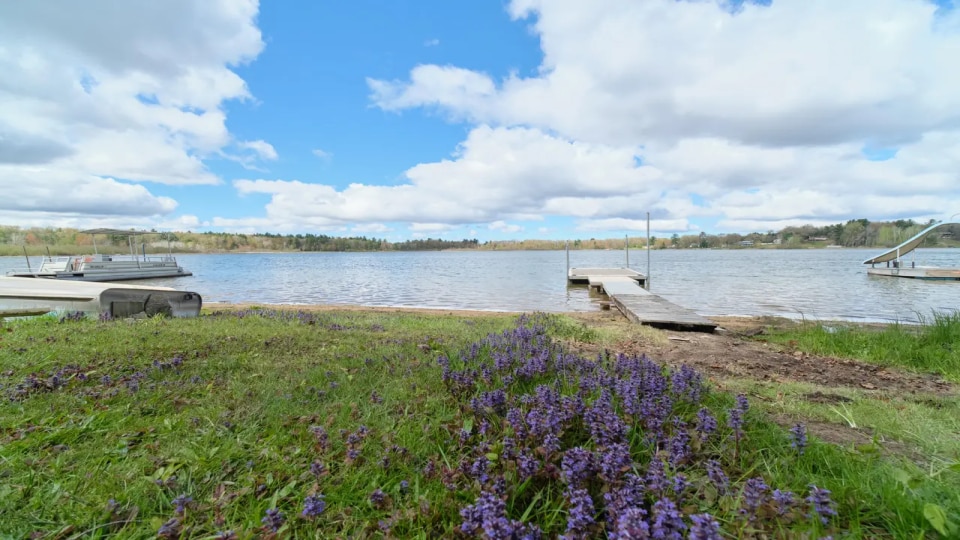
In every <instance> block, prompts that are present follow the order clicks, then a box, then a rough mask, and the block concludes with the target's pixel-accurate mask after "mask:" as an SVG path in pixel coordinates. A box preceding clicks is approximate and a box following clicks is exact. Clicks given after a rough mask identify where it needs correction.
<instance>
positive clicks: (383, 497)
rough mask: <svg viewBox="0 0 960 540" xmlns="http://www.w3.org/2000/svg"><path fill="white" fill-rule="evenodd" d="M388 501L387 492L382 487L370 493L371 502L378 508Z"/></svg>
mask: <svg viewBox="0 0 960 540" xmlns="http://www.w3.org/2000/svg"><path fill="white" fill-rule="evenodd" d="M386 502H387V494H386V493H384V492H383V490H382V489H380V488H377V489H375V490H373V493H371V494H370V504H372V505H373V506H375V507H377V508H382V507H383V505H384V504H386Z"/></svg>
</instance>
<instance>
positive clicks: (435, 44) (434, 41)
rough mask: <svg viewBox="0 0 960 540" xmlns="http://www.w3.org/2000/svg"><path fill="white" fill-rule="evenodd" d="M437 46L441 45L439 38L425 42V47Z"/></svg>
mask: <svg viewBox="0 0 960 540" xmlns="http://www.w3.org/2000/svg"><path fill="white" fill-rule="evenodd" d="M437 45H440V40H439V39H437V38H433V39H428V40H426V41H424V42H423V46H424V47H436V46H437Z"/></svg>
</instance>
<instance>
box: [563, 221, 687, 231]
mask: <svg viewBox="0 0 960 540" xmlns="http://www.w3.org/2000/svg"><path fill="white" fill-rule="evenodd" d="M693 229H694V227H691V226H690V224H689V223H688V222H687V220H685V219H656V220H654V219H651V220H650V230H651V231H659V232H661V233H662V232H671V233H673V232H687V231H690V230H693ZM577 230H580V231H646V230H647V220H645V219H624V218H607V219H584V220H579V221H578V222H577Z"/></svg>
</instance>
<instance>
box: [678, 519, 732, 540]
mask: <svg viewBox="0 0 960 540" xmlns="http://www.w3.org/2000/svg"><path fill="white" fill-rule="evenodd" d="M690 522H691V523H690V534H689V535H688V536H687V538H688V539H689V540H721V539H722V538H723V536H721V535H720V524H719V523H717V520H715V519H713V516H711V515H710V514H694V515H692V516H690Z"/></svg>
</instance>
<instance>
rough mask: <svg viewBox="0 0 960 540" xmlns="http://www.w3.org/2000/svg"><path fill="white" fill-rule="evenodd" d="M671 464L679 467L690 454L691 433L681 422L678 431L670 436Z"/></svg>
mask: <svg viewBox="0 0 960 540" xmlns="http://www.w3.org/2000/svg"><path fill="white" fill-rule="evenodd" d="M669 448H670V456H669V459H670V465H672V466H674V467H679V466H680V465H681V464H682V463H683V462H684V461H685V460H686V459H687V457H688V456H689V455H690V434H689V433H687V430H686V426H685V425H684V424H683V422H680V423H679V425H678V426H677V430H676V432H675V433H674V434H673V437H671V438H670V443H669Z"/></svg>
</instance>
